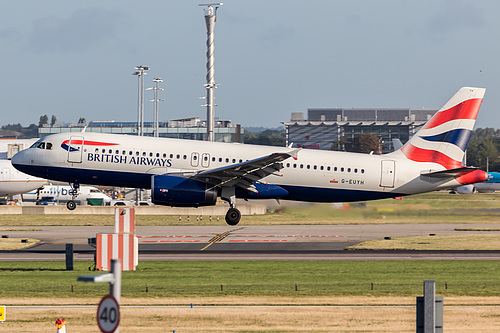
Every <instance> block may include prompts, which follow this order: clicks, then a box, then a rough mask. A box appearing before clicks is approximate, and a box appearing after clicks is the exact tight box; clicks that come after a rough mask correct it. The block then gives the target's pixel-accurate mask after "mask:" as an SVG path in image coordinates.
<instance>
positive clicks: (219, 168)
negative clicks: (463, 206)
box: [12, 87, 487, 225]
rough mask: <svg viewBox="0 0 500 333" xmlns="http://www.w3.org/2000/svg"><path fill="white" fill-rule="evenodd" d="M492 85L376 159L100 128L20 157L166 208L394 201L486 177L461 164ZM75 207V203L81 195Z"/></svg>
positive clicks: (463, 96) (41, 171) (34, 166)
mask: <svg viewBox="0 0 500 333" xmlns="http://www.w3.org/2000/svg"><path fill="white" fill-rule="evenodd" d="M484 92H485V89H482V88H470V87H464V88H461V89H460V90H459V91H458V92H457V93H456V94H455V95H454V96H453V97H452V98H451V99H450V100H449V101H448V102H447V103H446V104H445V105H444V106H443V107H442V108H441V109H440V110H439V111H438V112H437V113H436V114H435V115H434V116H433V117H432V118H431V119H430V120H429V121H428V122H427V123H426V124H425V125H424V126H423V127H422V128H421V129H420V130H419V131H418V132H417V133H416V134H415V135H414V136H413V137H412V138H411V139H410V140H409V141H408V142H407V143H406V144H405V145H404V146H403V147H402V148H401V149H399V150H397V151H395V152H392V153H389V154H385V155H371V154H359V153H348V152H337V151H317V150H310V149H302V150H300V149H290V148H288V147H267V146H255V145H242V144H234V143H222V142H206V141H192V140H179V139H167V138H153V137H144V136H139V137H137V136H127V135H115V134H100V133H60V134H53V135H49V136H47V137H45V138H43V139H40V140H39V141H38V142H37V143H36V144H34V145H32V146H31V148H30V149H26V150H24V151H21V152H19V153H18V154H16V155H15V156H14V157H13V159H12V163H13V165H14V166H15V167H16V168H17V169H19V170H21V171H23V172H26V173H29V174H31V175H35V176H38V177H43V178H47V179H54V180H58V181H65V182H69V183H71V184H72V187H73V189H74V190H75V191H77V190H78V188H79V185H80V184H94V185H108V186H119V187H136V188H151V193H152V202H153V203H154V204H159V205H168V206H188V207H198V206H207V205H214V204H215V203H216V200H217V197H221V198H222V199H223V200H225V201H227V202H228V203H229V205H230V208H229V209H228V212H227V214H226V222H227V223H228V224H230V225H236V224H237V223H238V222H239V220H240V218H241V213H240V212H239V210H238V209H237V208H236V198H237V197H238V198H243V199H269V198H275V199H285V200H299V201H312V202H348V201H365V200H374V199H382V198H394V197H400V196H405V195H410V194H417V193H424V192H429V191H435V190H440V189H446V188H450V187H457V186H460V185H466V184H471V183H476V182H481V181H484V180H486V177H487V174H486V172H484V171H481V170H478V169H477V168H471V167H463V166H462V165H461V162H462V159H463V156H464V152H465V149H466V147H467V143H468V141H469V137H470V133H471V131H472V129H473V127H474V123H475V120H476V117H477V114H478V111H479V107H480V105H481V102H482V100H483V96H484ZM67 207H68V208H69V209H74V208H75V207H76V206H75V204H74V202H73V201H69V202H68V204H67Z"/></svg>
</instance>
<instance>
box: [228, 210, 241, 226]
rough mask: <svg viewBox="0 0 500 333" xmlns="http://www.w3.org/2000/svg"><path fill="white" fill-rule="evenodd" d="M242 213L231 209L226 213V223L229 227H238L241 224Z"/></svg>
mask: <svg viewBox="0 0 500 333" xmlns="http://www.w3.org/2000/svg"><path fill="white" fill-rule="evenodd" d="M240 219H241V213H240V211H239V210H238V209H236V208H229V210H228V211H227V213H226V223H227V224H229V225H237V224H238V222H240Z"/></svg>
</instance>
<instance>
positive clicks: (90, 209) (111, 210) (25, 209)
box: [0, 205, 267, 216]
mask: <svg viewBox="0 0 500 333" xmlns="http://www.w3.org/2000/svg"><path fill="white" fill-rule="evenodd" d="M237 207H238V209H239V210H240V211H241V214H242V215H262V214H265V213H266V211H267V208H266V206H264V205H240V206H237ZM228 208H229V206H227V205H221V206H209V207H199V208H186V207H165V206H137V207H135V214H136V215H191V216H196V215H203V216H209V215H211V216H225V215H226V212H227V210H228ZM2 214H109V215H114V214H115V207H112V206H78V207H77V208H76V209H75V210H72V211H70V210H68V209H67V208H66V206H65V205H60V206H0V215H2Z"/></svg>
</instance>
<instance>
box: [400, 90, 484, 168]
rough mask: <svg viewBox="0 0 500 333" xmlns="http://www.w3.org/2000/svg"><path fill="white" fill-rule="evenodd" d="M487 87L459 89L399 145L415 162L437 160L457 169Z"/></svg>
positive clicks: (445, 165) (434, 161)
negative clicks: (408, 138)
mask: <svg viewBox="0 0 500 333" xmlns="http://www.w3.org/2000/svg"><path fill="white" fill-rule="evenodd" d="M485 91H486V89H484V88H470V87H463V88H461V89H460V90H459V91H458V92H457V93H456V94H455V95H454V96H453V97H452V98H451V99H450V100H449V101H448V102H447V103H446V104H445V105H444V106H443V107H442V108H441V109H440V110H439V111H438V112H436V114H434V116H433V117H432V118H431V119H430V120H429V121H428V122H427V123H426V124H425V125H424V127H422V128H421V129H420V130H419V131H418V132H417V133H416V134H415V135H414V136H412V137H411V139H410V140H409V141H408V142H407V143H406V144H405V145H404V146H403V147H402V148H401V152H402V153H403V154H404V155H405V156H406V157H407V158H408V159H410V160H412V161H415V162H431V163H438V164H440V165H442V166H443V167H445V168H446V169H455V168H459V167H460V165H461V163H462V160H463V157H464V154H465V149H466V148H467V144H468V143H469V138H470V135H471V132H472V129H473V127H474V123H475V122H476V117H477V113H478V111H479V107H480V106H481V102H482V101H483V96H484V93H485Z"/></svg>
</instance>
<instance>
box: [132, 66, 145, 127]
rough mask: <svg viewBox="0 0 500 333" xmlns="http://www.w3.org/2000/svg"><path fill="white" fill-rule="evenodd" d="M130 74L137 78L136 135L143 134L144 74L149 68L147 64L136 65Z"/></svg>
mask: <svg viewBox="0 0 500 333" xmlns="http://www.w3.org/2000/svg"><path fill="white" fill-rule="evenodd" d="M134 69H135V70H136V71H135V72H134V73H132V75H137V79H138V98H137V135H139V136H142V135H143V134H144V75H146V74H147V73H146V72H145V71H148V70H149V66H144V65H140V66H136V67H134Z"/></svg>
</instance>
